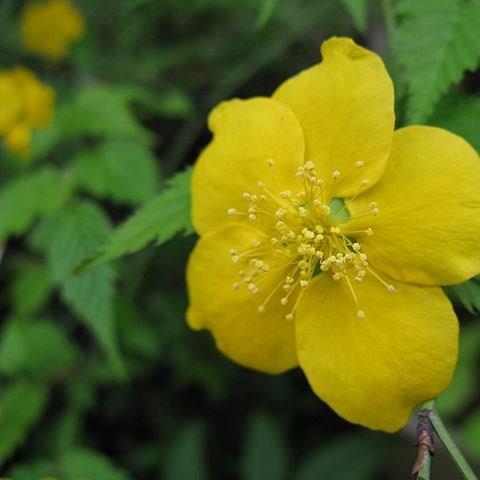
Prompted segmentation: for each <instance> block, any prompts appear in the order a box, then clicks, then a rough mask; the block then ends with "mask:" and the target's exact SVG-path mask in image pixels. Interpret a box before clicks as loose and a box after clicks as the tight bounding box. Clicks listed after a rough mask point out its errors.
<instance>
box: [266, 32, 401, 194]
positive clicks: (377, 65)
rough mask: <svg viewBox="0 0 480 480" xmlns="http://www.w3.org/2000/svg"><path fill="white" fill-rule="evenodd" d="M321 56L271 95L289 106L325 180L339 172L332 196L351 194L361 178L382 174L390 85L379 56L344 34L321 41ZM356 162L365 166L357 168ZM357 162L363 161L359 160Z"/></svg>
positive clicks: (390, 128)
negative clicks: (316, 63) (315, 63)
mask: <svg viewBox="0 0 480 480" xmlns="http://www.w3.org/2000/svg"><path fill="white" fill-rule="evenodd" d="M322 57H323V61H322V63H320V64H319V65H315V66H314V67H311V68H309V69H307V70H304V71H303V72H301V73H300V74H298V75H297V76H295V77H293V78H291V79H289V80H287V81H286V82H285V83H283V84H282V85H281V86H280V87H279V89H278V90H277V91H276V92H275V94H274V95H273V98H274V99H276V100H278V101H281V102H283V103H285V104H286V105H288V106H289V107H290V108H291V109H292V111H293V112H294V114H295V115H296V117H297V118H298V120H299V122H300V124H301V125H302V128H303V131H304V133H305V143H306V150H305V159H306V160H312V161H313V162H315V164H316V166H317V170H319V172H320V174H321V175H320V176H323V177H324V179H325V180H329V179H330V178H331V175H332V173H333V172H334V171H336V170H337V171H339V172H340V174H341V176H340V177H339V178H338V180H336V182H335V185H334V186H332V188H330V189H329V190H330V195H333V196H336V197H348V196H351V195H354V194H355V193H356V192H357V191H358V189H359V187H360V185H361V182H362V180H368V185H367V186H366V187H364V188H368V186H370V185H373V184H374V183H375V182H376V181H377V180H378V179H379V178H380V177H381V175H382V173H383V171H384V169H385V165H386V161H387V157H388V154H389V152H390V147H391V142H392V133H393V127H394V111H393V86H392V82H391V80H390V77H389V76H388V73H387V71H386V70H385V67H384V65H383V62H382V60H381V59H380V57H378V56H377V55H376V54H374V53H373V52H371V51H369V50H366V49H364V48H361V47H359V46H358V45H356V44H355V43H354V42H353V41H352V40H350V39H348V38H331V39H330V40H327V41H326V42H324V43H323V45H322ZM357 162H364V166H363V167H361V168H356V167H355V164H356V163H357ZM359 165H361V163H360V164H359Z"/></svg>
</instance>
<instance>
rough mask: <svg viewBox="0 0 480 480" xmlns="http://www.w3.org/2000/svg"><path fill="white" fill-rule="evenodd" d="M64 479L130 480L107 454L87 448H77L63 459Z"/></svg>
mask: <svg viewBox="0 0 480 480" xmlns="http://www.w3.org/2000/svg"><path fill="white" fill-rule="evenodd" d="M61 471H62V475H61V478H62V480H129V478H130V477H129V476H128V475H127V473H126V472H124V471H123V470H121V469H120V468H118V467H116V466H115V465H114V464H113V463H112V462H111V460H110V459H109V458H108V457H106V456H105V455H103V454H101V453H99V452H95V451H93V450H87V449H80V448H78V449H75V450H72V451H70V452H68V453H66V454H65V455H64V456H63V458H62V459H61Z"/></svg>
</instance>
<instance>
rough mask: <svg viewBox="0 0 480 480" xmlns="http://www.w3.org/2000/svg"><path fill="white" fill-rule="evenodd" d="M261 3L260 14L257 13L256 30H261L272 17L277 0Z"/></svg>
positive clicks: (264, 0) (266, 0) (267, 0)
mask: <svg viewBox="0 0 480 480" xmlns="http://www.w3.org/2000/svg"><path fill="white" fill-rule="evenodd" d="M260 3H261V8H260V12H259V13H258V17H257V23H256V28H257V29H258V30H261V29H262V28H263V27H265V25H267V23H268V21H269V20H270V18H271V17H272V15H273V13H274V12H275V9H276V8H277V5H278V0H263V1H262V2H260Z"/></svg>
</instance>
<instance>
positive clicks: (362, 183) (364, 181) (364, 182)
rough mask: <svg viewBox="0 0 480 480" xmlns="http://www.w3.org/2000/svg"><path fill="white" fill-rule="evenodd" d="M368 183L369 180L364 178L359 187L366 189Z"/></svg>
mask: <svg viewBox="0 0 480 480" xmlns="http://www.w3.org/2000/svg"><path fill="white" fill-rule="evenodd" d="M369 183H370V180H369V179H368V178H364V179H363V180H362V181H361V182H360V185H361V186H362V187H366V186H367V185H368V184H369Z"/></svg>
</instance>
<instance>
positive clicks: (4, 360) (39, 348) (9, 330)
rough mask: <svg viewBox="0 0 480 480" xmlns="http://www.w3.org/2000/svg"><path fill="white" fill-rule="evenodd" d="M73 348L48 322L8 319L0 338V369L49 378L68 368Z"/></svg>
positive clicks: (4, 371) (72, 356) (71, 360)
mask: <svg viewBox="0 0 480 480" xmlns="http://www.w3.org/2000/svg"><path fill="white" fill-rule="evenodd" d="M76 358H77V350H76V348H75V347H74V346H73V344H72V343H71V342H70V341H69V339H68V338H67V337H66V335H65V334H64V333H63V332H62V330H60V328H59V327H58V326H57V325H55V324H54V323H52V322H48V321H36V322H27V321H22V320H11V321H9V322H8V323H7V325H6V327H5V328H4V330H3V332H2V337H1V341H0V371H1V372H2V373H4V374H6V375H21V374H25V373H26V374H29V375H32V376H36V377H39V378H45V379H49V378H51V377H52V376H54V375H56V374H58V373H60V372H61V371H63V370H66V369H68V368H70V367H71V366H72V365H73V364H74V363H75V360H76Z"/></svg>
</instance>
